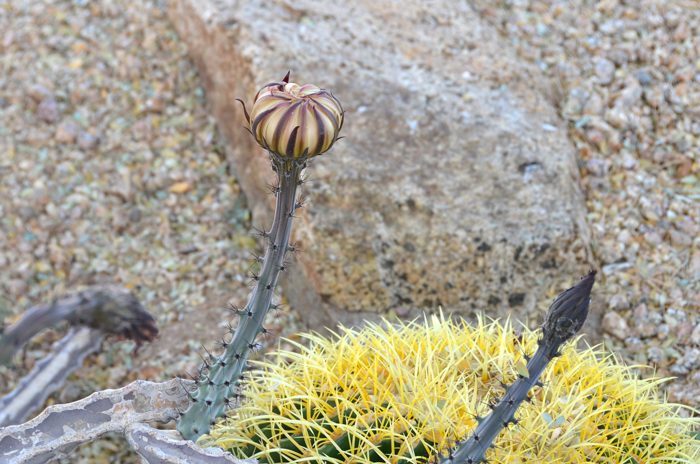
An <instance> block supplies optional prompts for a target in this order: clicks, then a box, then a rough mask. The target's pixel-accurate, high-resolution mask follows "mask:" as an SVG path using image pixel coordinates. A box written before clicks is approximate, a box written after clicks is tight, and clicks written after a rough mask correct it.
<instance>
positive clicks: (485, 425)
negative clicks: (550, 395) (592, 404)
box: [440, 271, 596, 464]
mask: <svg viewBox="0 0 700 464" xmlns="http://www.w3.org/2000/svg"><path fill="white" fill-rule="evenodd" d="M595 274H596V272H595V271H591V272H590V273H589V274H588V275H587V276H586V277H584V278H582V279H581V280H580V281H579V282H578V283H577V284H576V285H574V286H573V287H571V288H569V289H568V290H566V291H565V292H563V293H561V294H560V295H559V296H558V297H557V298H556V299H555V300H554V303H552V306H551V307H550V308H549V311H547V315H546V317H545V321H544V324H543V325H542V336H541V337H540V338H539V340H538V341H537V343H538V345H539V346H538V348H537V351H535V355H534V356H532V357H531V358H529V359H528V362H527V376H524V375H522V374H521V375H519V377H518V379H517V380H516V381H515V382H513V384H512V385H509V386H505V389H506V393H505V394H504V395H503V398H501V399H500V401H499V402H498V403H497V404H496V405H490V407H491V409H492V411H491V413H490V414H489V415H488V416H486V417H485V418H483V419H482V418H479V425H478V426H477V427H476V430H474V433H473V434H472V435H471V436H470V437H469V438H468V439H467V440H466V441H465V442H463V443H461V444H459V445H458V446H457V447H456V449H454V450H451V451H450V453H448V455H447V456H446V457H444V458H443V459H441V460H440V464H476V463H480V462H486V459H485V458H484V455H485V454H486V450H487V449H488V448H489V447H490V446H492V444H493V441H494V440H495V439H496V437H498V435H499V434H500V433H501V431H502V430H503V429H504V428H506V427H508V426H509V425H510V424H517V423H518V420H517V419H516V418H515V412H516V411H517V410H518V408H519V407H520V405H521V404H522V402H523V401H530V397H529V396H528V392H529V391H530V389H532V387H534V386H542V383H541V382H540V381H539V378H540V376H541V375H542V372H544V369H545V368H546V367H547V365H548V364H549V362H550V361H552V360H553V359H554V358H556V357H558V356H561V352H560V351H559V348H561V346H562V345H563V344H564V343H565V342H566V341H567V340H570V339H571V338H572V337H573V336H574V335H576V333H577V332H578V331H579V330H580V329H581V327H582V326H583V323H584V322H586V317H587V316H588V305H589V302H590V295H591V289H592V288H593V283H594V281H595Z"/></svg>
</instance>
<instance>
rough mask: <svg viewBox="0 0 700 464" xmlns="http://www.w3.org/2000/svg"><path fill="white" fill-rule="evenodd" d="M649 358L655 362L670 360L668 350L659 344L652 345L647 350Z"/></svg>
mask: <svg viewBox="0 0 700 464" xmlns="http://www.w3.org/2000/svg"><path fill="white" fill-rule="evenodd" d="M647 359H649V361H650V362H652V363H654V364H659V363H662V362H664V361H667V360H668V356H666V352H665V351H664V350H662V349H661V348H659V347H658V346H652V347H651V348H649V349H648V350H647Z"/></svg>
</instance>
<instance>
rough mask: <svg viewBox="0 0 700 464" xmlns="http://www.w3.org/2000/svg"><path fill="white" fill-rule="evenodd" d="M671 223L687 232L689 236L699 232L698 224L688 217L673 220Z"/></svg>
mask: <svg viewBox="0 0 700 464" xmlns="http://www.w3.org/2000/svg"><path fill="white" fill-rule="evenodd" d="M673 225H674V227H675V228H676V229H678V230H680V231H681V232H683V233H685V234H688V235H689V236H691V237H695V236H697V235H698V234H700V226H698V224H696V223H695V221H693V220H692V219H690V218H687V217H684V218H683V219H681V220H680V221H674V222H673Z"/></svg>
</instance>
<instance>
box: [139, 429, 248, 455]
mask: <svg viewBox="0 0 700 464" xmlns="http://www.w3.org/2000/svg"><path fill="white" fill-rule="evenodd" d="M125 435H126V439H127V440H128V441H129V444H130V445H131V447H132V448H134V449H135V450H136V452H137V453H139V454H140V455H141V456H142V457H143V458H144V459H146V460H147V461H148V464H233V463H236V464H256V463H257V461H256V460H254V459H247V460H240V459H235V458H234V457H233V456H232V455H231V454H230V453H228V452H226V451H224V450H222V449H220V448H208V449H202V448H199V447H198V446H197V445H195V444H194V443H193V442H191V441H189V440H183V439H182V436H181V435H180V433H179V432H178V431H176V430H157V429H154V428H151V427H148V426H147V425H144V424H134V425H132V426H131V427H129V428H128V429H127V431H126V434H125Z"/></svg>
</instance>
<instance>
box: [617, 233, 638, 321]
mask: <svg viewBox="0 0 700 464" xmlns="http://www.w3.org/2000/svg"><path fill="white" fill-rule="evenodd" d="M617 241H618V242H620V243H624V244H625V245H627V246H629V245H631V244H632V243H634V237H632V234H631V233H630V231H629V230H627V229H623V230H622V231H620V233H619V234H617ZM625 309H626V308H625Z"/></svg>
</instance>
